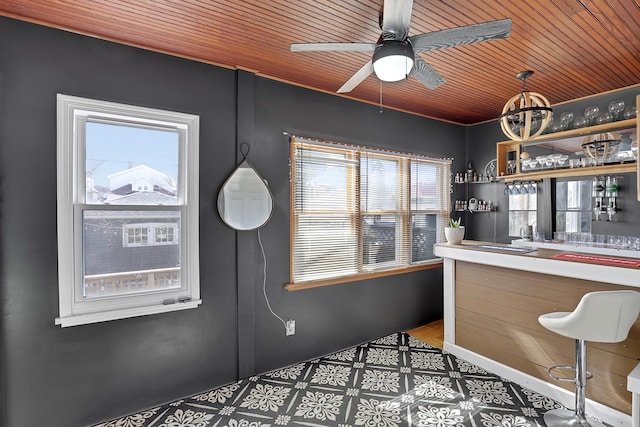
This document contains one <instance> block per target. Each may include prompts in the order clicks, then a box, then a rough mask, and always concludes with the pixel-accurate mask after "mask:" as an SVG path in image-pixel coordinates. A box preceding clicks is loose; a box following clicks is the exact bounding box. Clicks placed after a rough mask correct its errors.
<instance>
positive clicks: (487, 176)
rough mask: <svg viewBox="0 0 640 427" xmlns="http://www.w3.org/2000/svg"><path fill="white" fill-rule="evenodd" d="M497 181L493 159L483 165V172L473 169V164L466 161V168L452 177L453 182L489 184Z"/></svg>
mask: <svg viewBox="0 0 640 427" xmlns="http://www.w3.org/2000/svg"><path fill="white" fill-rule="evenodd" d="M497 181H498V179H497V178H496V160H495V159H493V160H491V161H489V162H488V163H487V164H486V165H485V167H484V171H483V172H478V171H476V170H474V169H473V164H472V163H471V161H469V162H467V170H465V171H464V172H458V173H456V174H455V176H454V177H453V183H454V184H490V183H492V182H497Z"/></svg>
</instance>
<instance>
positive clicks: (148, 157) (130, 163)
mask: <svg viewBox="0 0 640 427" xmlns="http://www.w3.org/2000/svg"><path fill="white" fill-rule="evenodd" d="M178 147H179V135H178V133H177V132H176V131H173V130H166V129H150V128H142V127H136V126H129V125H125V124H107V123H97V122H90V121H89V122H87V124H86V171H87V173H90V174H91V175H92V176H93V180H94V185H96V186H103V187H108V185H109V180H108V178H107V177H108V176H109V175H111V174H113V173H116V172H121V171H123V170H126V169H129V168H132V167H136V166H139V165H146V166H148V167H150V168H153V169H155V170H157V171H159V172H162V173H164V174H165V175H168V176H170V177H172V178H173V179H175V180H176V182H177V181H178Z"/></svg>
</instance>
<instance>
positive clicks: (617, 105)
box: [609, 99, 624, 120]
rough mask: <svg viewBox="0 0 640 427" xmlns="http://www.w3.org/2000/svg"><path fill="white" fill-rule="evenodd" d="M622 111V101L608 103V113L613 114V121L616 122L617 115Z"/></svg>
mask: <svg viewBox="0 0 640 427" xmlns="http://www.w3.org/2000/svg"><path fill="white" fill-rule="evenodd" d="M623 111H624V101H622V100H620V99H618V100H616V101H611V102H610V103H609V112H610V113H611V114H613V120H618V114H620V113H621V112H623Z"/></svg>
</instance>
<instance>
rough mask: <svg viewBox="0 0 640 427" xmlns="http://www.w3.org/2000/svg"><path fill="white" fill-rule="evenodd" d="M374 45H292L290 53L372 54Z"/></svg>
mask: <svg viewBox="0 0 640 427" xmlns="http://www.w3.org/2000/svg"><path fill="white" fill-rule="evenodd" d="M375 47H376V44H375V43H293V44H292V45H291V52H314V51H335V52H373V50H374V49H375Z"/></svg>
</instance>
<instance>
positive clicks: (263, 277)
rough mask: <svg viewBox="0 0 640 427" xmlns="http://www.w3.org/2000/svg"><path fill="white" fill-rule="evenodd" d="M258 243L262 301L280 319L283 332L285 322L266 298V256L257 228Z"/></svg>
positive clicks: (285, 326)
mask: <svg viewBox="0 0 640 427" xmlns="http://www.w3.org/2000/svg"><path fill="white" fill-rule="evenodd" d="M258 243H259V244H260V252H262V260H263V263H262V265H263V270H262V293H263V294H264V300H265V301H266V303H267V307H268V308H269V311H270V312H271V314H273V315H274V316H275V317H277V318H278V319H280V321H281V322H282V324H283V325H284V329H285V331H286V330H287V322H285V320H284V319H283V318H282V317H280V316H278V315H277V314H276V313H275V311H273V309H272V308H271V304H270V303H269V298H268V297H267V256H266V255H265V253H264V246H263V245H262V239H261V238H260V229H259V228H258Z"/></svg>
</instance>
